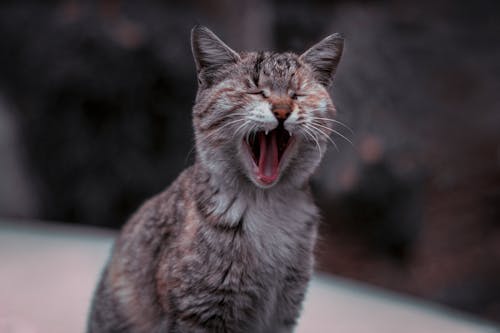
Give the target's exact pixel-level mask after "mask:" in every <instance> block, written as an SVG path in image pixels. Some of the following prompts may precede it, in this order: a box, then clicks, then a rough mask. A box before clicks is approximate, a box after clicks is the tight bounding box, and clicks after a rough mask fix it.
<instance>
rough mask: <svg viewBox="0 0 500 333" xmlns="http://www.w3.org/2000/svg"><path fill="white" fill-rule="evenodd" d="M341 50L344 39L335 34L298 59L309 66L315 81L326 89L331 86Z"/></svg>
mask: <svg viewBox="0 0 500 333" xmlns="http://www.w3.org/2000/svg"><path fill="white" fill-rule="evenodd" d="M343 49H344V37H343V36H342V34H339V33H335V34H333V35H330V36H328V37H326V38H324V39H323V40H321V41H320V42H319V43H317V44H315V45H314V46H313V47H311V48H310V49H309V50H307V51H306V52H304V53H303V54H302V55H301V56H300V59H301V60H302V61H304V62H306V63H308V64H309V65H310V66H311V68H312V70H313V72H314V76H315V77H316V80H318V82H319V83H321V84H323V85H324V86H326V87H328V86H330V85H331V84H332V79H333V75H334V74H335V71H336V70H337V65H338V64H339V61H340V57H341V56H342V50H343Z"/></svg>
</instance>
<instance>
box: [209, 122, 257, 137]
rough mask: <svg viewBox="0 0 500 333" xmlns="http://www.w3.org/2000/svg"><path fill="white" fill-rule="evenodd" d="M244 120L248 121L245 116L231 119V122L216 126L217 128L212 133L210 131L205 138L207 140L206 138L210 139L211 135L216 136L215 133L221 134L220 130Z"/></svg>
mask: <svg viewBox="0 0 500 333" xmlns="http://www.w3.org/2000/svg"><path fill="white" fill-rule="evenodd" d="M242 121H244V122H246V121H247V119H245V118H240V119H236V120H232V121H230V122H227V123H225V124H224V125H222V126H221V127H219V128H216V129H215V130H214V131H213V132H212V133H209V134H208V135H207V136H205V140H206V139H209V138H211V137H213V136H214V135H216V134H219V133H220V132H221V131H222V130H223V129H224V128H226V127H227V126H230V125H233V124H237V123H239V122H242Z"/></svg>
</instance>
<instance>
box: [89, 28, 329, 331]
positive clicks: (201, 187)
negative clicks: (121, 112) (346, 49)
mask: <svg viewBox="0 0 500 333" xmlns="http://www.w3.org/2000/svg"><path fill="white" fill-rule="evenodd" d="M200 29H201V30H200ZM192 38H193V41H192V45H194V46H193V53H194V57H195V62H196V65H197V70H198V76H199V79H200V80H201V81H202V83H201V84H200V87H199V90H198V95H197V99H196V103H195V106H194V108H193V123H194V129H195V135H196V150H197V155H196V162H195V164H194V165H193V166H191V167H190V168H188V169H187V170H185V171H184V172H183V173H182V174H181V175H180V176H179V177H178V179H177V180H176V181H175V182H174V183H173V184H172V185H171V186H170V187H169V188H168V189H166V190H165V191H164V192H162V193H160V194H158V195H157V196H155V197H153V198H152V199H150V200H148V201H147V202H146V203H145V204H144V205H143V206H142V207H141V208H140V209H139V210H138V211H137V213H136V214H135V215H134V216H132V218H131V219H130V220H129V221H128V222H127V224H126V225H125V226H124V228H123V230H122V232H121V234H120V236H119V238H118V239H117V241H116V243H115V246H114V249H113V252H112V256H111V258H110V260H109V262H108V264H107V266H106V268H105V270H104V272H103V275H102V277H101V280H100V282H99V285H98V287H97V289H96V292H95V295H94V300H93V304H92V309H91V313H90V317H89V321H88V330H87V332H89V333H104V332H134V333H135V332H137V333H142V332H179V333H180V332H257V333H259V332H263V333H265V332H269V333H271V332H292V331H293V328H294V327H295V324H296V321H297V318H298V316H299V314H300V309H301V304H302V301H303V298H304V294H305V291H306V288H307V284H308V282H309V280H310V278H311V274H312V271H313V248H314V244H315V240H316V234H317V224H318V211H317V208H316V206H315V205H314V203H313V200H312V198H311V195H310V193H309V189H308V179H309V177H310V175H311V174H312V172H313V171H314V169H315V168H316V167H317V166H318V164H319V162H320V160H321V157H322V155H323V153H324V151H325V149H326V143H327V138H326V137H327V136H328V135H329V134H330V133H331V124H332V122H331V121H328V119H332V118H333V116H334V114H335V109H334V106H333V104H332V102H331V99H330V97H329V95H328V93H327V91H326V90H325V87H324V86H323V85H322V83H321V82H318V80H317V78H316V76H315V74H314V71H313V69H312V68H311V65H310V64H309V63H307V62H305V61H304V60H302V59H300V58H299V57H298V56H297V55H295V54H292V53H284V54H275V53H268V52H265V53H263V52H260V53H239V54H237V53H236V52H234V51H232V50H231V51H229V50H230V49H229V47H227V46H226V45H225V44H223V42H222V41H221V40H220V39H218V38H217V37H216V36H215V35H214V34H213V33H212V32H210V31H209V30H208V29H206V28H202V27H195V28H194V29H193V34H192ZM200 38H201V39H203V42H200V40H197V39H200ZM228 49H229V50H228ZM214 50H216V51H215V52H214ZM232 52H234V54H236V56H234V55H233V54H232ZM214 64H217V65H214ZM222 64H225V65H222ZM207 73H209V74H207ZM207 75H209V77H210V79H209V81H210V84H207V82H208V81H206V80H207ZM276 103H281V104H283V103H288V104H287V105H288V106H289V108H290V109H291V110H292V113H291V115H290V116H289V118H288V119H287V120H286V121H285V122H284V124H283V126H284V128H285V129H286V130H287V131H289V132H290V133H292V137H293V138H294V140H295V141H294V144H293V145H290V148H289V149H288V152H287V154H288V155H287V157H286V158H285V157H283V159H282V164H280V175H279V178H278V179H277V180H276V181H275V182H274V183H273V184H267V185H266V184H262V183H260V182H259V180H257V179H256V178H255V174H254V173H252V172H253V171H252V170H253V169H252V166H251V162H249V158H248V153H247V152H246V151H245V149H244V144H243V142H244V140H245V138H246V137H247V136H248V135H252V133H255V132H256V131H265V130H272V129H273V128H275V127H276V126H278V125H277V124H278V121H277V120H276V119H275V118H274V116H273V113H272V112H271V110H272V107H273V105H275V104H276Z"/></svg>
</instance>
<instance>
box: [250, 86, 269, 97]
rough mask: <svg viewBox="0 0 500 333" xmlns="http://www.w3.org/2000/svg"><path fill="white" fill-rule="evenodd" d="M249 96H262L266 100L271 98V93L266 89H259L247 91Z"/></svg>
mask: <svg viewBox="0 0 500 333" xmlns="http://www.w3.org/2000/svg"><path fill="white" fill-rule="evenodd" d="M247 94H250V95H261V96H262V97H264V98H268V97H269V93H268V91H267V90H265V89H259V88H255V89H249V90H247Z"/></svg>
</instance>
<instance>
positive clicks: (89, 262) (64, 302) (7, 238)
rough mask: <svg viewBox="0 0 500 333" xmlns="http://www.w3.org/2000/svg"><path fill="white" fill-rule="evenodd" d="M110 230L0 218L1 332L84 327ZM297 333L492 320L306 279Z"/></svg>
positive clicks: (486, 326) (468, 325)
mask: <svg viewBox="0 0 500 333" xmlns="http://www.w3.org/2000/svg"><path fill="white" fill-rule="evenodd" d="M113 236H114V233H112V232H106V231H101V230H96V229H89V228H83V227H69V226H61V225H54V224H44V223H32V224H27V223H24V222H23V223H21V222H12V221H9V222H7V221H4V222H0V333H68V332H83V331H84V327H85V321H86V316H87V311H88V307H89V304H90V299H91V296H92V292H93V289H94V286H95V283H96V281H97V278H98V276H99V273H100V270H101V268H102V266H103V265H104V262H105V260H106V259H107V257H108V253H109V250H110V248H111V244H112V240H113ZM296 332H298V333H310V332H311V333H312V332H314V333H316V332H318V333H321V332H341V333H374V332H375V333H376V332H383V333H393V332H394V333H402V332H405V333H424V332H425V333H430V332H432V333H433V332H436V333H438V332H439V333H445V332H453V333H473V332H478V333H479V332H489V333H490V332H500V329H499V328H498V326H494V325H493V324H491V323H487V322H485V321H482V320H479V319H475V318H472V317H470V316H465V315H463V314H461V313H458V312H454V311H452V310H449V309H445V308H442V307H439V306H437V305H434V304H431V303H427V302H423V301H419V300H415V299H412V298H409V297H405V296H401V295H396V294H394V293H389V292H386V291H382V290H379V289H375V288H371V287H367V286H365V285H362V284H359V283H354V282H350V281H347V280H344V279H340V278H333V277H329V276H328V277H327V276H324V275H319V276H316V277H315V278H314V280H313V281H312V283H311V285H310V288H309V292H308V295H307V298H306V302H305V304H304V311H303V314H302V316H301V318H300V321H299V326H298V328H297V330H296Z"/></svg>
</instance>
